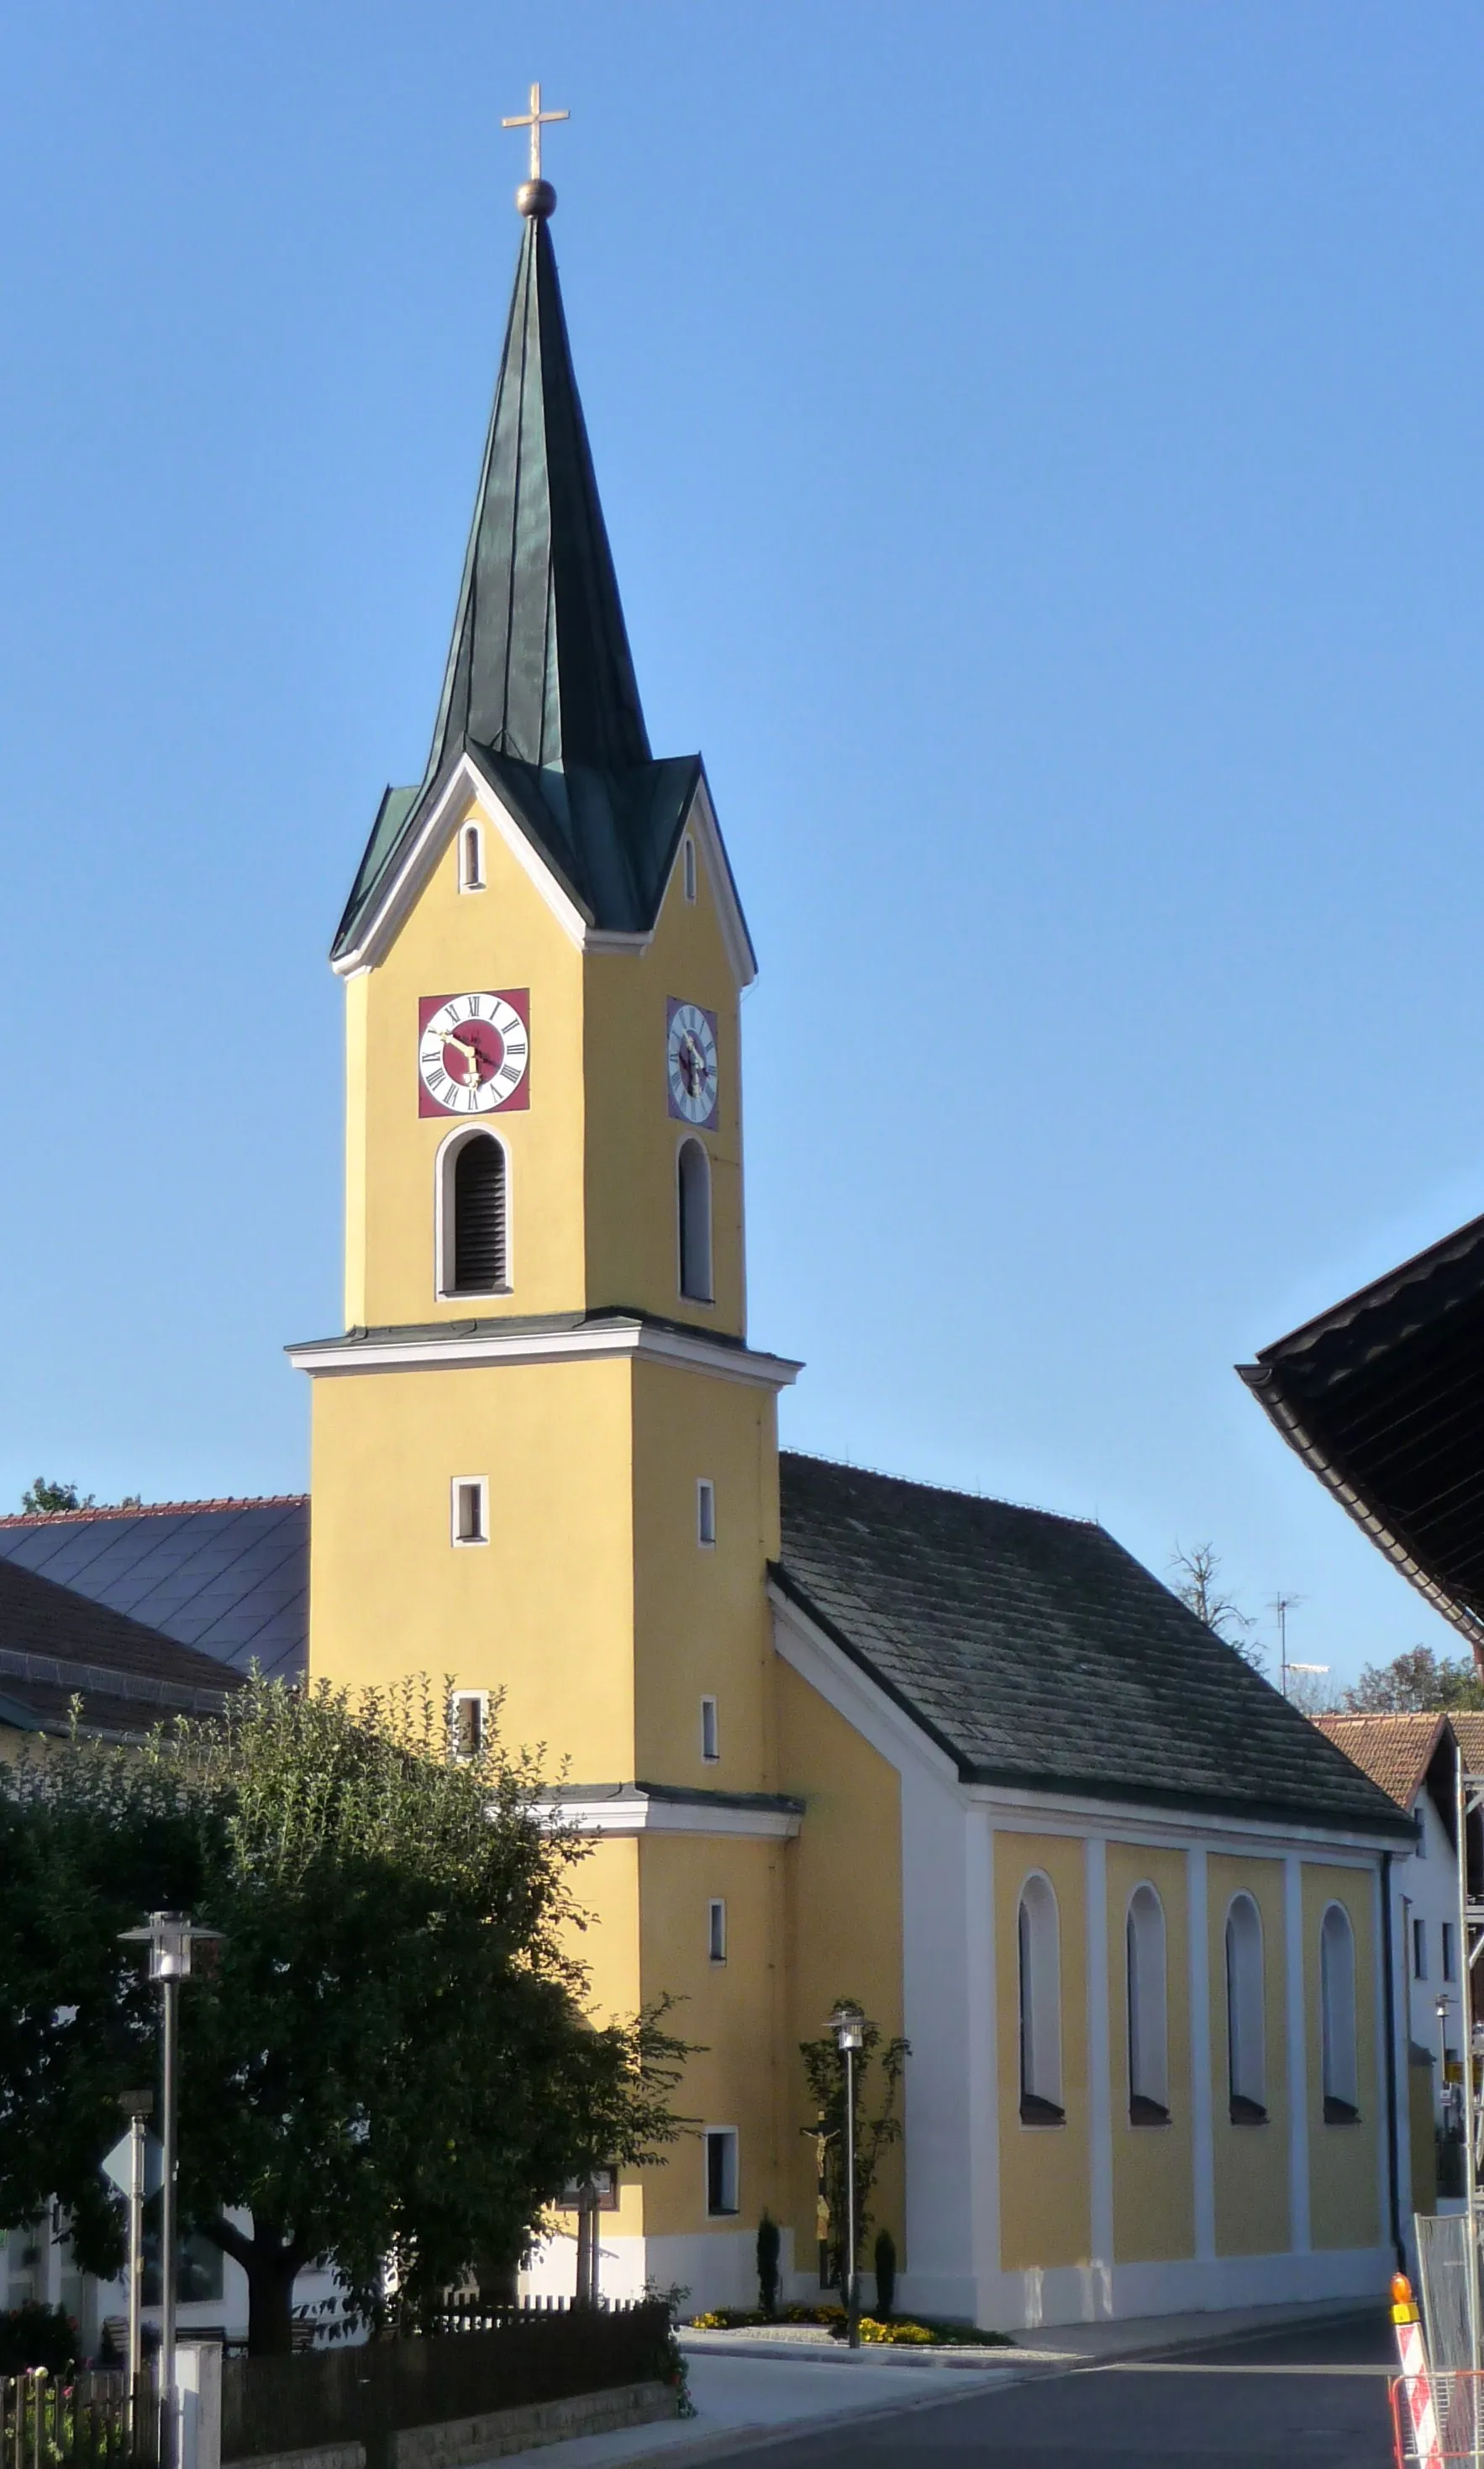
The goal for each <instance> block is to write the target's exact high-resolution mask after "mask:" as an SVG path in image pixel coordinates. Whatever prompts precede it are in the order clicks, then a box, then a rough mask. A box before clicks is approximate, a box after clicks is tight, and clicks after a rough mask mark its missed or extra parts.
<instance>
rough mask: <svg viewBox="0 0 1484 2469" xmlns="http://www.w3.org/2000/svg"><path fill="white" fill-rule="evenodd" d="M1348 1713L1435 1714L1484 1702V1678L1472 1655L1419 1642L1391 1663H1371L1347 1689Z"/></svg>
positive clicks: (1461, 1710)
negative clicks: (1450, 1652)
mask: <svg viewBox="0 0 1484 2469" xmlns="http://www.w3.org/2000/svg"><path fill="white" fill-rule="evenodd" d="M1344 1704H1345V1712H1346V1714H1347V1715H1432V1714H1446V1713H1447V1712H1448V1711H1449V1708H1456V1709H1458V1710H1459V1711H1460V1712H1465V1711H1468V1710H1471V1709H1475V1708H1479V1707H1484V1679H1481V1678H1480V1676H1479V1673H1478V1670H1477V1667H1476V1666H1475V1664H1474V1662H1473V1659H1472V1656H1471V1655H1467V1654H1460V1655H1458V1656H1456V1657H1455V1656H1449V1655H1446V1654H1435V1653H1434V1652H1433V1650H1432V1648H1431V1647H1430V1646H1414V1647H1411V1648H1409V1649H1408V1650H1407V1651H1406V1653H1405V1654H1398V1655H1395V1656H1393V1658H1392V1660H1391V1662H1390V1663H1367V1664H1366V1665H1364V1666H1363V1667H1362V1670H1361V1673H1360V1677H1359V1679H1358V1680H1357V1681H1356V1683H1355V1685H1354V1686H1353V1687H1352V1688H1350V1689H1347V1690H1346V1692H1345V1700H1344Z"/></svg>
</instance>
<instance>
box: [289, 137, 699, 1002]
mask: <svg viewBox="0 0 1484 2469" xmlns="http://www.w3.org/2000/svg"><path fill="white" fill-rule="evenodd" d="M518 202H519V203H520V206H521V210H522V214H523V215H524V217H525V231H524V235H523V237H522V243H521V257H520V263H519V265H518V266H517V268H516V282H515V296H514V298H513V300H512V302H511V306H510V322H509V325H508V327H507V329H506V334H505V349H504V355H503V358H502V359H501V361H500V370H499V384H498V385H497V387H496V392H495V408H494V411H493V413H492V415H491V418H490V429H489V436H488V439H487V441H486V444H485V450H484V463H483V468H482V469H481V472H480V474H479V488H478V495H477V497H476V499H475V517H474V525H473V528H472V530H471V533H470V537H469V548H468V552H467V555H466V557H465V560H464V575H463V582H462V585H461V587H460V590H459V596H458V610H457V613H456V615H455V618H454V621H453V639H452V645H451V647H450V652H449V661H448V669H447V672H446V675H445V678H444V685H443V694H442V698H441V700H440V703H439V706H438V719H437V725H436V727H435V728H434V730H433V740H432V747H431V750H430V752H429V760H428V769H427V772H426V773H424V776H423V780H422V783H421V785H420V787H418V788H417V789H388V790H387V792H386V794H385V796H384V797H383V800H382V806H381V811H380V812H379V814H378V816H377V819H376V823H375V825H374V827H373V829H372V834H371V839H370V841H369V842H368V844H367V847H366V852H365V855H364V857H363V858H362V859H361V863H360V868H359V873H358V875H357V877H356V882H355V886H354V888H353V889H352V892H351V896H350V900H349V902H348V904H347V906H346V910H345V914H344V916H343V917H342V919H341V921H340V926H339V930H338V932H337V934H336V940H335V945H334V950H333V955H332V957H334V958H340V956H341V955H342V954H345V953H349V952H353V951H355V950H356V949H357V948H358V946H359V943H360V941H361V939H362V935H363V933H364V932H365V931H369V930H370V928H371V926H372V925H373V923H374V920H375V918H376V917H377V916H378V915H379V914H380V912H381V908H382V901H383V893H384V892H386V891H387V890H388V889H389V888H390V886H391V884H392V882H393V880H394V878H395V877H396V874H397V870H398V866H399V864H400V861H401V859H402V857H403V856H404V854H405V853H406V850H407V849H408V848H409V847H410V845H411V844H412V842H413V841H414V840H415V838H416V835H417V833H418V830H419V828H420V826H421V824H422V822H423V820H424V818H425V816H426V815H427V813H428V810H429V805H430V804H431V803H432V802H433V800H434V799H435V798H436V797H437V796H439V795H441V793H442V790H443V787H444V785H445V783H446V782H447V780H448V778H449V776H450V774H451V773H452V769H453V767H454V765H455V764H456V763H457V762H458V761H459V760H460V758H461V757H468V759H469V760H470V761H471V762H473V763H474V765H475V768H476V769H477V770H478V772H479V773H481V774H482V775H483V777H484V779H485V780H486V781H487V782H488V783H489V785H490V787H491V788H492V789H494V790H495V792H496V793H497V795H498V796H499V797H500V799H501V800H502V802H503V803H504V805H505V807H506V808H507V810H508V811H509V812H510V814H511V815H512V816H513V817H514V819H515V820H516V822H517V823H518V825H519V826H520V828H521V829H522V831H523V832H524V833H525V834H526V836H527V837H528V839H529V840H530V841H531V842H533V843H534V845H535V846H536V848H537V849H538V850H539V852H540V854H541V856H542V858H543V859H544V860H545V864H546V865H548V866H549V867H550V869H551V871H552V873H553V874H554V875H555V876H556V878H557V880H558V881H559V882H560V883H561V885H562V886H563V888H564V889H565V890H566V891H567V892H568V895H569V897H570V898H571V900H572V901H573V903H574V904H575V906H576V907H577V909H578V911H580V912H581V914H582V915H583V916H584V917H585V918H586V919H587V920H588V922H589V923H590V924H591V926H593V927H596V928H599V929H601V930H603V931H605V932H613V933H618V934H644V933H646V932H647V931H648V929H649V928H650V927H651V926H652V925H653V924H654V921H655V917H656V915H657V913H658V911H659V906H660V902H661V898H662V897H663V893H664V887H665V884H666V882H667V880H668V878H669V872H670V867H671V865H672V864H673V861H674V856H675V850H676V845H677V843H678V842H679V839H680V834H681V830H682V827H683V825H684V819H685V816H686V814H687V813H688V811H689V808H690V803H691V800H692V798H693V797H694V796H695V793H696V789H697V787H698V785H699V783H700V780H701V777H702V772H701V758H700V756H699V755H697V754H692V755H684V756H681V757H677V758H672V759H670V760H667V761H661V762H656V761H655V760H654V759H653V757H652V756H651V753H650V748H649V735H648V731H647V730H646V728H645V727H644V714H643V710H642V708H641V706H640V704H639V695H638V684H637V682H636V680H635V675H634V662H633V658H632V656H631V654H630V651H629V638H628V633H627V630H626V629H625V626H624V622H623V609H622V606H621V604H620V601H619V598H618V583H617V578H616V576H615V574H614V561H613V553H612V551H611V549H610V547H609V544H608V533H607V529H606V527H605V525H604V521H603V510H602V507H601V505H600V503H599V501H598V493H597V481H596V479H595V477H594V474H593V470H592V456H591V450H590V449H589V445H588V432H587V428H586V426H585V424H584V421H583V416H582V405H581V403H580V402H579V400H578V395H577V381H576V379H575V377H574V376H573V373H572V359H571V350H570V347H569V345H568V336H567V320H566V317H565V316H564V314H563V311H562V294H561V288H560V286H559V284H558V281H557V268H556V257H555V254H554V252H553V249H552V246H551V234H550V231H549V229H548V227H547V219H548V217H549V215H550V212H551V209H552V207H553V206H554V205H555V202H556V197H555V193H554V191H553V190H552V189H551V188H550V187H549V186H548V185H547V183H546V182H545V181H532V182H531V183H530V184H529V185H528V186H527V187H525V188H523V189H522V191H521V192H520V195H519V199H518ZM739 923H740V911H739ZM742 932H743V935H744V938H745V935H746V929H745V927H743V929H742Z"/></svg>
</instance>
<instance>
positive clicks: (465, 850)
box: [455, 821, 486, 891]
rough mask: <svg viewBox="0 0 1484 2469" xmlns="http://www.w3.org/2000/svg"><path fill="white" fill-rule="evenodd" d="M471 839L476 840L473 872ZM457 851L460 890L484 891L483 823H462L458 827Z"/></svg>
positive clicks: (456, 862) (456, 861)
mask: <svg viewBox="0 0 1484 2469" xmlns="http://www.w3.org/2000/svg"><path fill="white" fill-rule="evenodd" d="M471 839H472V840H473V842H474V854H475V862H474V869H473V871H472V872H471V870H470V865H469V846H470V842H471ZM457 852H458V853H457V857H456V860H455V864H456V865H457V869H458V888H459V889H460V891H483V890H484V888H485V880H486V879H485V872H484V825H483V824H482V823H480V822H475V821H468V822H462V823H460V825H459V827H458V840H457Z"/></svg>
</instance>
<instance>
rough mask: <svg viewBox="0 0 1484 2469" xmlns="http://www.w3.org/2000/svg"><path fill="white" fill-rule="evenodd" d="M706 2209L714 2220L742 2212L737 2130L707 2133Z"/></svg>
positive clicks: (717, 2129) (712, 2128)
mask: <svg viewBox="0 0 1484 2469" xmlns="http://www.w3.org/2000/svg"><path fill="white" fill-rule="evenodd" d="M706 2208H707V2212H708V2213H709V2214H710V2216H711V2218H712V2219H713V2220H716V2219H718V2218H719V2217H721V2216H723V2215H725V2214H727V2213H730V2212H735V2211H737V2210H738V2209H739V2208H740V2205H739V2204H738V2199H737V2130H736V2128H735V2127H734V2126H708V2127H707V2130H706Z"/></svg>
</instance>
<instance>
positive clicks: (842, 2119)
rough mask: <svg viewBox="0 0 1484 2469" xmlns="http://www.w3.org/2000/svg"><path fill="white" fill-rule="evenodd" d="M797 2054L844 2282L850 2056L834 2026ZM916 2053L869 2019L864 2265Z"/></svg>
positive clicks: (861, 2177)
mask: <svg viewBox="0 0 1484 2469" xmlns="http://www.w3.org/2000/svg"><path fill="white" fill-rule="evenodd" d="M835 2004H836V2007H837V2008H839V2007H841V2006H854V2005H855V2004H856V2000H855V1999H854V1998H853V1997H837V1998H836V2000H835ZM799 2053H800V2057H801V2058H802V2059H803V2062H804V2079H805V2081H806V2083H807V2084H808V2087H809V2103H810V2107H811V2109H812V2110H813V2112H814V2117H815V2124H814V2125H813V2126H812V2127H809V2128H807V2129H806V2130H805V2132H806V2133H808V2134H811V2135H812V2136H813V2138H814V2146H815V2150H816V2152H817V2153H818V2154H819V2157H820V2175H821V2178H822V2180H823V2187H824V2200H825V2202H826V2204H828V2206H829V2234H830V2266H831V2272H832V2276H833V2277H834V2278H835V2279H836V2280H837V2281H838V2283H839V2285H840V2286H841V2287H842V2288H844V2286H845V2276H846V2275H845V2260H846V2254H845V2241H846V2153H845V2123H846V2107H845V2061H844V2059H843V2058H842V2056H841V2054H840V2050H839V2047H838V2045H837V2043H836V2041H835V2036H834V2034H833V2033H832V2032H830V2033H826V2034H825V2036H824V2038H823V2040H819V2041H800V2043H799ZM911 2055H912V2046H911V2043H910V2042H907V2041H904V2040H900V2039H897V2040H893V2041H885V2042H884V2041H883V2040H882V2037H881V2026H880V2025H879V2023H871V2022H868V2023H867V2025H866V2030H865V2035H864V2039H863V2042H862V2046H861V2050H860V2054H859V2055H858V2057H857V2058H856V2061H855V2098H856V2112H857V2113H856V2129H855V2256H854V2260H855V2261H856V2262H857V2263H859V2261H860V2257H861V2250H862V2249H863V2248H864V2246H865V2243H866V2233H867V2230H868V2229H869V2228H870V2220H871V2213H870V2198H871V2193H872V2190H873V2188H874V2186H875V2183H876V2176H877V2172H878V2171H879V2169H880V2167H881V2160H882V2156H883V2154H884V2153H885V2152H886V2151H887V2150H888V2149H889V2147H890V2146H891V2145H892V2144H893V2143H896V2142H898V2141H900V2139H901V2132H902V2121H901V2118H900V2116H899V2115H898V2113H897V2095H898V2093H899V2092H900V2090H901V2083H902V2075H903V2073H904V2071H905V2069H906V2065H907V2061H908V2059H909V2058H910V2057H911ZM873 2069H874V2070H875V2072H876V2076H877V2087H876V2088H875V2089H874V2091H873V2090H872V2086H871V2075H872V2070H873ZM872 2098H874V2100H875V2101H876V2103H877V2104H878V2106H877V2108H876V2113H875V2115H874V2116H871V2115H870V2114H869V2113H868V2112H869V2111H870V2103H871V2101H872Z"/></svg>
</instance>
